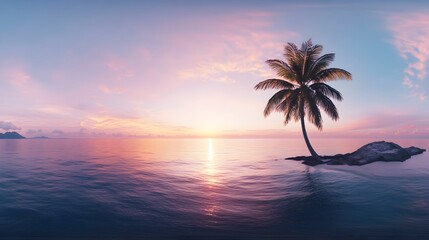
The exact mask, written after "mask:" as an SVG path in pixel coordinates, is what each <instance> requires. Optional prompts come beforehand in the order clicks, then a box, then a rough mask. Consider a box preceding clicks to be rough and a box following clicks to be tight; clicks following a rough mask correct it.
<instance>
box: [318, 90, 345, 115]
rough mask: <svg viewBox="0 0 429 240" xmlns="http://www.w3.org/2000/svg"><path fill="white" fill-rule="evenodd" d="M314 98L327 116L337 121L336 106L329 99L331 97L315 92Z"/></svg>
mask: <svg viewBox="0 0 429 240" xmlns="http://www.w3.org/2000/svg"><path fill="white" fill-rule="evenodd" d="M315 99H316V102H317V104H318V105H319V106H321V107H322V108H323V110H325V112H326V114H328V116H329V117H331V118H332V119H333V120H334V121H337V120H338V119H339V118H340V116H339V115H338V110H337V107H335V104H334V103H333V102H332V101H331V99H329V98H328V97H327V96H325V95H324V94H322V93H320V92H316V95H315Z"/></svg>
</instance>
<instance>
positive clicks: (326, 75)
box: [312, 68, 352, 82]
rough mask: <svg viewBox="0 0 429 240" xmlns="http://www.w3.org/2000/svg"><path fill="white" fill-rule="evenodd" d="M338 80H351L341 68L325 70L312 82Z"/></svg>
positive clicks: (348, 74) (349, 75) (350, 75)
mask: <svg viewBox="0 0 429 240" xmlns="http://www.w3.org/2000/svg"><path fill="white" fill-rule="evenodd" d="M338 79H345V80H352V74H351V73H349V72H347V71H346V70H344V69H341V68H327V69H324V70H322V71H320V72H318V73H317V74H316V76H315V77H314V78H313V79H312V80H313V81H314V82H325V81H332V80H338Z"/></svg>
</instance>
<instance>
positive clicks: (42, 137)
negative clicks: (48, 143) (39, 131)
mask: <svg viewBox="0 0 429 240" xmlns="http://www.w3.org/2000/svg"><path fill="white" fill-rule="evenodd" d="M32 139H48V137H46V136H39V137H32Z"/></svg>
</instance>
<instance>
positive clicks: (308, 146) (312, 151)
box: [301, 115, 322, 162]
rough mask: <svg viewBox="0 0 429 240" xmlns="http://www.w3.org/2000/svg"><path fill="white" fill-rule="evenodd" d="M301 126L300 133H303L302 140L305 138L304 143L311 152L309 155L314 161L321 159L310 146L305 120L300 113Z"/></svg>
mask: <svg viewBox="0 0 429 240" xmlns="http://www.w3.org/2000/svg"><path fill="white" fill-rule="evenodd" d="M301 128H302V134H303V135H304V140H305V144H307V148H308V150H309V151H310V153H311V156H312V157H313V158H314V159H315V160H316V161H320V162H321V161H322V159H321V158H320V156H319V154H317V153H316V151H314V149H313V147H312V146H311V143H310V140H309V139H308V136H307V131H306V130H305V122H304V116H303V115H301Z"/></svg>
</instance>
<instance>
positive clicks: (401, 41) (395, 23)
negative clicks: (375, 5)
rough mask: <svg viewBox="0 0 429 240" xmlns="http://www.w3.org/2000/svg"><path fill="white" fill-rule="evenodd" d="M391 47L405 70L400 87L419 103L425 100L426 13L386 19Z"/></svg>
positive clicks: (427, 68) (428, 67) (428, 38)
mask: <svg viewBox="0 0 429 240" xmlns="http://www.w3.org/2000/svg"><path fill="white" fill-rule="evenodd" d="M388 28H389V30H390V31H391V33H392V35H393V40H392V43H393V45H394V46H395V47H396V48H397V50H398V51H399V54H400V55H401V56H402V58H403V59H405V60H406V62H407V64H408V66H407V68H406V69H405V70H404V73H405V76H404V80H403V84H404V85H405V86H406V87H408V88H409V89H410V90H411V92H412V94H413V95H414V96H416V97H418V98H419V99H420V100H422V101H423V100H426V98H427V87H428V86H429V84H428V79H427V75H428V71H429V16H428V15H427V12H410V13H395V14H389V15H388Z"/></svg>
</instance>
